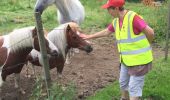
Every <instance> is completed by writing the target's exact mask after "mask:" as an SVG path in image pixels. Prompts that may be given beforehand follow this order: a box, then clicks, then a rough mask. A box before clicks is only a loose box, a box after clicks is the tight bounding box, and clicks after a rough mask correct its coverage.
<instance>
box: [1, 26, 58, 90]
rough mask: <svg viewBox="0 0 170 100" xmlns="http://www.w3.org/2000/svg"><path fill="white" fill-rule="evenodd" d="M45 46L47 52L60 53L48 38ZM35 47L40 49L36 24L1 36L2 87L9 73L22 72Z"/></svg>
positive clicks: (53, 54) (51, 53) (54, 54)
mask: <svg viewBox="0 0 170 100" xmlns="http://www.w3.org/2000/svg"><path fill="white" fill-rule="evenodd" d="M45 46H46V48H47V54H50V55H52V56H57V55H58V53H57V52H58V49H57V48H56V46H55V45H54V44H53V43H52V42H50V41H49V40H47V39H45ZM33 48H34V49H36V50H38V51H40V46H39V42H38V36H37V31H36V28H35V26H30V27H25V28H21V29H16V30H13V31H12V32H11V33H9V34H8V35H4V36H0V89H1V86H2V84H3V82H4V81H5V80H6V77H7V76H8V75H10V74H13V73H20V72H21V70H22V67H23V65H24V64H25V63H26V58H27V56H28V54H29V53H30V52H31V50H32V49H33Z"/></svg>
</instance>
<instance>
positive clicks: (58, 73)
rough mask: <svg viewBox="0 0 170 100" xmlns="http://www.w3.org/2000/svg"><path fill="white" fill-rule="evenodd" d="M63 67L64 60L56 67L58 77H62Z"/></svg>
mask: <svg viewBox="0 0 170 100" xmlns="http://www.w3.org/2000/svg"><path fill="white" fill-rule="evenodd" d="M63 67H64V62H63V64H61V65H59V66H57V67H56V68H57V78H58V79H61V78H62V71H63Z"/></svg>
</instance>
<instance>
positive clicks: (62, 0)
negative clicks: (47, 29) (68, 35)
mask: <svg viewBox="0 0 170 100" xmlns="http://www.w3.org/2000/svg"><path fill="white" fill-rule="evenodd" d="M52 4H55V5H56V7H57V9H58V10H57V17H58V22H59V24H64V23H67V22H71V21H73V22H76V23H77V24H79V25H80V24H81V23H82V22H83V21H84V17H85V10H84V7H83V5H82V4H81V2H80V0H37V2H36V4H35V8H34V10H35V12H40V13H41V14H42V13H43V11H44V10H45V9H46V8H47V7H48V6H50V5H52Z"/></svg>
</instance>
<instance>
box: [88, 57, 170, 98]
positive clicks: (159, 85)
mask: <svg viewBox="0 0 170 100" xmlns="http://www.w3.org/2000/svg"><path fill="white" fill-rule="evenodd" d="M169 66H170V58H169V59H168V61H164V60H163V59H158V60H156V61H155V62H154V63H153V69H152V71H151V72H150V73H148V74H147V75H146V78H145V85H144V90H143V96H142V100H169V96H170V93H169V89H170V85H169V83H170V76H169V72H170V67H169ZM112 97H114V100H119V98H120V91H119V85H118V81H116V82H115V83H114V84H111V85H108V86H107V87H106V88H104V89H102V90H100V91H97V92H96V93H95V94H94V96H91V97H88V99H87V100H112V99H113V98H112Z"/></svg>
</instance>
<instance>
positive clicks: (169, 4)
mask: <svg viewBox="0 0 170 100" xmlns="http://www.w3.org/2000/svg"><path fill="white" fill-rule="evenodd" d="M168 9H170V2H169V3H168ZM169 37H170V10H168V31H167V34H166V44H165V60H167V59H168V48H169Z"/></svg>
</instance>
